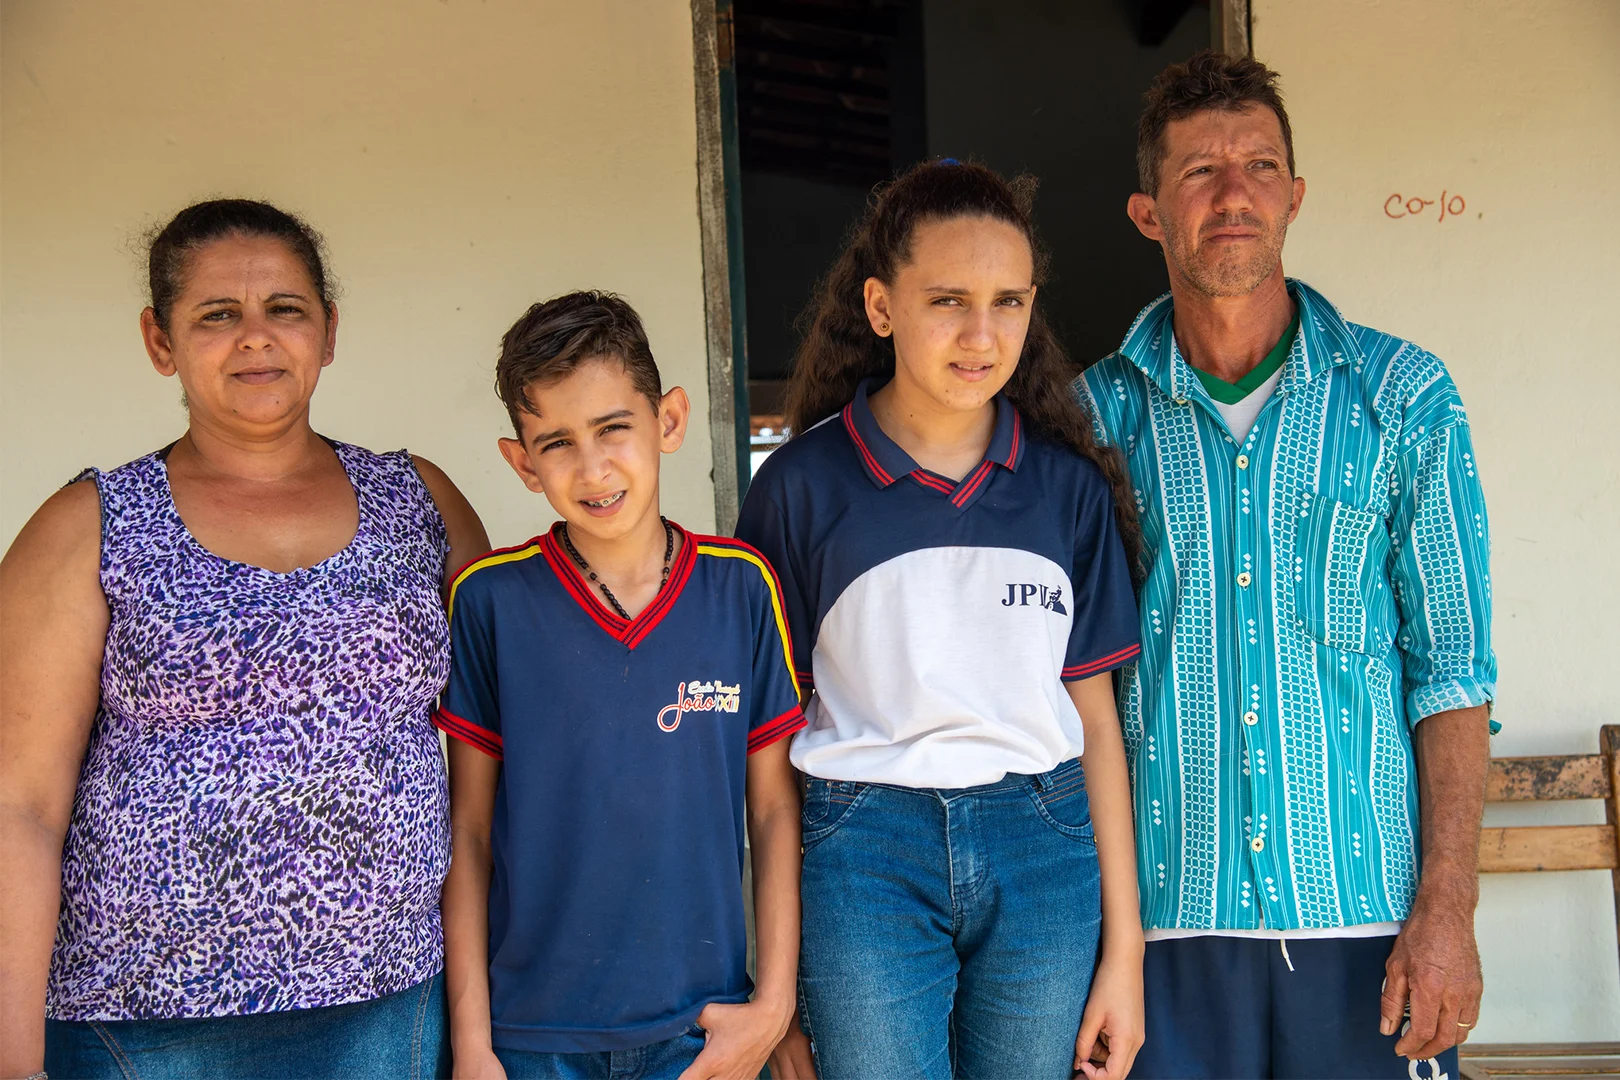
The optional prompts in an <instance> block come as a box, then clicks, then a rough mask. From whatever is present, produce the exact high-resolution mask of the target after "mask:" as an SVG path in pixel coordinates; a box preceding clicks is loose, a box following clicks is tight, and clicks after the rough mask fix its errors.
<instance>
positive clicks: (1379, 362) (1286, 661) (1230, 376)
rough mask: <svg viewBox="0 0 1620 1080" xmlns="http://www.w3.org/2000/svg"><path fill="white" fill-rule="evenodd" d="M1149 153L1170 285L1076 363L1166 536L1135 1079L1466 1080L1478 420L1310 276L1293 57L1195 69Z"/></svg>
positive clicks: (1138, 800)
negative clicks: (1295, 264) (1288, 94)
mask: <svg viewBox="0 0 1620 1080" xmlns="http://www.w3.org/2000/svg"><path fill="white" fill-rule="evenodd" d="M1137 156H1138V169H1139V172H1140V180H1141V188H1142V190H1141V192H1140V193H1138V194H1135V195H1132V196H1131V198H1130V202H1129V211H1128V212H1129V214H1130V217H1131V220H1132V221H1133V222H1135V224H1136V226H1137V228H1138V229H1140V230H1141V232H1142V234H1143V235H1144V236H1146V237H1148V238H1149V239H1151V240H1155V241H1158V243H1159V244H1160V246H1161V247H1162V248H1163V250H1164V256H1165V263H1166V265H1167V267H1168V269H1169V273H1170V294H1169V296H1167V297H1164V298H1161V299H1160V300H1158V301H1156V302H1155V303H1154V304H1152V305H1150V306H1149V307H1148V308H1147V309H1146V310H1144V311H1143V312H1142V314H1141V315H1140V316H1138V318H1137V320H1136V323H1135V325H1134V326H1132V327H1131V330H1130V333H1129V334H1128V335H1127V336H1126V338H1125V343H1124V344H1123V345H1122V346H1121V347H1120V349H1119V351H1118V352H1116V353H1114V354H1113V355H1112V356H1109V357H1108V358H1107V359H1105V360H1104V361H1103V362H1102V363H1100V364H1097V365H1096V366H1094V367H1092V368H1091V369H1090V370H1089V371H1087V372H1086V374H1085V375H1084V376H1083V377H1082V378H1081V379H1080V380H1079V381H1078V382H1077V384H1076V388H1077V390H1078V391H1079V392H1080V394H1081V396H1082V397H1083V398H1084V399H1086V401H1087V403H1088V404H1089V405H1090V406H1091V407H1092V409H1093V412H1094V415H1095V416H1096V418H1097V423H1098V429H1099V434H1100V435H1101V436H1102V437H1103V438H1104V439H1106V441H1108V442H1109V443H1110V444H1112V445H1114V446H1116V447H1118V448H1120V449H1121V450H1122V451H1123V452H1124V453H1125V455H1126V458H1127V459H1128V462H1129V465H1130V469H1131V473H1132V476H1133V479H1134V482H1135V487H1136V489H1137V510H1138V512H1139V513H1140V515H1141V517H1142V526H1143V531H1144V533H1145V537H1146V555H1145V559H1144V562H1145V564H1146V565H1145V569H1146V575H1147V576H1146V581H1145V584H1144V585H1143V589H1142V596H1141V616H1142V658H1141V660H1140V662H1139V663H1138V664H1137V665H1136V666H1135V667H1132V668H1126V669H1125V674H1124V686H1123V688H1122V693H1121V699H1122V702H1123V704H1124V716H1125V727H1126V740H1127V746H1128V749H1129V751H1130V754H1131V758H1132V768H1133V777H1134V781H1135V784H1134V798H1135V804H1136V828H1137V844H1138V856H1139V865H1140V867H1141V890H1142V913H1143V925H1144V926H1145V927H1146V928H1147V930H1148V942H1149V944H1148V946H1147V956H1146V983H1147V1043H1146V1045H1145V1046H1144V1047H1143V1050H1142V1054H1141V1056H1140V1057H1139V1058H1138V1059H1137V1065H1136V1069H1135V1071H1134V1072H1133V1076H1137V1077H1149V1078H1151V1077H1265V1076H1324V1077H1325V1076H1332V1077H1343V1076H1390V1077H1406V1076H1412V1077H1426V1076H1432V1077H1440V1076H1442V1075H1445V1076H1449V1077H1452V1078H1455V1077H1456V1076H1457V1066H1456V1051H1455V1050H1454V1049H1452V1047H1454V1046H1455V1044H1457V1043H1459V1042H1461V1041H1462V1040H1464V1039H1465V1038H1467V1035H1468V1029H1469V1027H1470V1026H1471V1025H1472V1024H1473V1023H1474V1021H1475V1019H1476V1018H1477V1017H1478V1008H1479V999H1480V992H1481V988H1482V984H1481V978H1480V968H1479V954H1478V950H1477V949H1476V947H1475V943H1474V927H1473V912H1474V906H1475V903H1476V901H1477V899H1478V879H1477V866H1476V856H1477V850H1478V842H1479V823H1480V816H1481V813H1482V810H1483V801H1484V779H1485V771H1486V766H1487V760H1488V756H1489V732H1490V728H1491V721H1490V718H1489V711H1488V710H1489V703H1490V701H1491V699H1492V697H1493V695H1494V693H1495V678H1496V661H1495V657H1494V655H1493V654H1492V652H1491V647H1490V577H1489V569H1488V566H1487V559H1488V547H1489V545H1488V540H1487V534H1486V522H1485V504H1484V500H1483V497H1482V495H1481V492H1480V486H1479V480H1478V477H1477V475H1476V469H1475V461H1474V453H1473V447H1472V443H1471V441H1470V435H1469V427H1468V419H1467V415H1466V414H1465V413H1464V411H1463V407H1462V402H1461V400H1460V398H1459V397H1458V394H1457V390H1456V387H1455V386H1454V385H1453V384H1452V381H1451V378H1450V376H1449V375H1447V373H1446V370H1445V367H1444V366H1443V365H1442V364H1441V363H1440V361H1439V360H1438V359H1436V358H1435V357H1433V356H1431V355H1430V354H1428V353H1426V352H1424V351H1423V350H1421V349H1419V348H1417V347H1416V346H1414V345H1412V344H1410V343H1409V342H1405V341H1402V340H1400V339H1398V338H1395V337H1392V336H1390V335H1388V334H1383V333H1379V332H1378V331H1375V330H1370V329H1368V328H1366V327H1363V326H1356V325H1354V324H1351V323H1348V322H1346V321H1345V320H1344V319H1343V318H1342V317H1341V316H1340V315H1339V312H1338V311H1337V310H1336V309H1335V308H1334V307H1333V306H1332V305H1331V304H1329V303H1328V301H1327V300H1326V299H1324V298H1323V297H1322V296H1321V294H1319V293H1317V292H1315V291H1313V290H1312V289H1310V288H1309V287H1307V286H1306V285H1304V284H1303V283H1301V282H1298V281H1293V280H1290V279H1287V278H1285V277H1284V276H1283V270H1282V260H1281V256H1282V248H1283V239H1284V236H1285V235H1286V233H1287V229H1288V226H1289V225H1290V224H1291V223H1292V222H1293V220H1294V218H1295V217H1296V216H1297V215H1298V213H1299V210H1300V205H1301V203H1302V201H1303V199H1304V197H1305V181H1304V180H1302V179H1300V178H1299V177H1297V176H1295V175H1294V155H1293V142H1292V135H1291V132H1290V129H1289V126H1288V116H1287V113H1286V112H1285V111H1284V109H1283V103H1282V99H1281V95H1280V93H1279V91H1278V87H1277V75H1276V73H1275V72H1273V71H1271V70H1269V69H1267V68H1266V67H1265V66H1264V65H1263V64H1260V63H1258V62H1257V61H1255V60H1253V59H1250V58H1232V57H1226V56H1221V55H1219V54H1216V53H1211V52H1205V53H1200V54H1199V55H1197V56H1195V57H1193V58H1192V59H1191V60H1190V61H1188V62H1187V63H1186V64H1183V65H1176V66H1173V67H1171V68H1169V69H1167V70H1166V71H1165V72H1164V73H1163V74H1161V75H1160V76H1159V78H1158V80H1157V81H1156V82H1155V84H1154V86H1153V88H1152V90H1151V91H1150V92H1149V94H1148V97H1147V107H1146V111H1145V112H1144V114H1143V116H1142V120H1141V126H1140V133H1139V140H1138V151H1137ZM1408 1017H1409V1018H1408ZM1397 1055H1399V1056H1397Z"/></svg>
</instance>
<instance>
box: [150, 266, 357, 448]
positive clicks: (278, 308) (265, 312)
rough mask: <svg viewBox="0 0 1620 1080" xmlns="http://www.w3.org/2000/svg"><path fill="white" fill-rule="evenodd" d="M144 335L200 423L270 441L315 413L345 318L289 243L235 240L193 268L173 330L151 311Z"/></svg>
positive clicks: (173, 315)
mask: <svg viewBox="0 0 1620 1080" xmlns="http://www.w3.org/2000/svg"><path fill="white" fill-rule="evenodd" d="M141 333H142V336H143V337H144V338H145V341H146V351H147V354H148V355H149V356H150V357H151V358H152V366H153V367H155V368H157V370H158V371H159V372H161V373H162V374H164V375H179V377H180V384H181V385H182V386H183V387H185V391H186V401H187V404H188V405H189V406H190V409H191V414H192V419H193V422H196V421H202V422H205V423H212V424H217V425H220V426H224V427H231V428H238V429H243V430H244V431H248V432H254V433H263V432H267V431H274V430H276V429H279V428H284V427H286V426H287V425H288V423H289V421H296V420H297V419H298V418H300V417H302V416H304V415H305V414H306V413H307V411H308V409H309V399H310V395H312V394H313V393H314V392H315V383H316V381H317V380H318V379H319V377H320V373H321V368H323V367H325V366H326V365H327V364H330V363H331V362H332V353H333V347H334V345H335V343H336V340H337V312H336V311H335V310H333V311H331V312H328V311H327V310H326V309H325V308H324V307H323V306H322V304H321V298H320V294H319V293H317V292H316V290H315V283H314V282H313V281H312V280H311V279H310V276H309V272H308V271H307V270H306V269H305V268H304V263H303V261H302V260H301V259H299V258H298V256H297V255H295V254H294V253H293V251H292V249H291V248H289V247H288V246H287V245H286V244H284V243H282V242H281V241H280V240H277V239H274V238H271V237H264V236H226V237H222V238H220V239H218V240H215V241H213V242H212V243H209V244H208V245H206V246H205V247H202V248H200V249H198V250H197V251H195V252H193V253H192V254H191V256H190V257H189V258H188V259H187V260H186V266H185V278H184V280H183V282H182V288H181V289H180V292H179V295H177V296H176V297H175V301H174V306H173V307H172V308H171V309H170V311H169V329H168V330H167V331H164V330H163V329H162V328H161V327H159V326H158V325H157V319H156V317H155V315H154V313H153V311H152V309H151V308H147V309H146V310H145V311H144V312H142V313H141Z"/></svg>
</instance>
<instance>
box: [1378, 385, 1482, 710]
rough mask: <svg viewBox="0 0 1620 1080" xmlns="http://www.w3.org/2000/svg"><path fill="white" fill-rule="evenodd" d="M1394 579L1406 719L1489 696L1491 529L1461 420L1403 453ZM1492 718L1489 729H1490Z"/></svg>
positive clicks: (1434, 431)
mask: <svg viewBox="0 0 1620 1080" xmlns="http://www.w3.org/2000/svg"><path fill="white" fill-rule="evenodd" d="M1397 480H1398V483H1399V484H1400V491H1399V492H1398V493H1397V503H1396V507H1395V517H1394V523H1393V524H1394V532H1393V537H1392V538H1393V540H1394V541H1395V545H1394V555H1393V563H1394V565H1393V567H1392V578H1393V582H1392V584H1393V586H1394V592H1395V599H1396V602H1397V604H1398V606H1399V610H1400V619H1401V627H1400V633H1399V635H1398V637H1397V638H1396V644H1397V646H1398V647H1399V649H1400V653H1401V661H1402V679H1403V685H1402V689H1403V691H1404V694H1405V702H1406V718H1407V722H1408V723H1409V724H1412V725H1414V726H1415V725H1416V724H1417V723H1418V722H1419V721H1420V720H1422V719H1424V718H1425V717H1429V716H1433V715H1434V714H1435V713H1439V712H1446V711H1448V710H1452V709H1466V708H1471V707H1474V706H1478V705H1487V704H1490V703H1491V702H1492V701H1493V700H1494V699H1495V697H1496V654H1495V652H1494V651H1493V650H1492V648H1491V576H1490V552H1491V544H1490V528H1489V524H1488V522H1487V521H1486V516H1485V494H1484V491H1483V489H1482V488H1481V486H1480V482H1479V469H1478V466H1477V464H1476V462H1475V458H1474V444H1473V439H1472V437H1471V435H1470V432H1469V427H1468V423H1467V421H1466V420H1465V419H1462V418H1460V417H1459V418H1458V419H1456V420H1455V421H1453V422H1451V423H1448V424H1445V425H1444V426H1440V427H1437V428H1434V429H1430V430H1428V431H1425V432H1423V433H1421V434H1420V435H1419V436H1418V437H1416V438H1415V439H1414V440H1413V441H1412V442H1411V443H1410V444H1409V445H1407V446H1406V447H1405V448H1404V449H1403V451H1402V454H1401V460H1400V465H1399V469H1398V473H1397ZM1497 727H1498V725H1497V723H1496V722H1495V721H1494V720H1492V721H1491V730H1492V732H1495V731H1496V730H1497Z"/></svg>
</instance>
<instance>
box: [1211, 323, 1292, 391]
mask: <svg viewBox="0 0 1620 1080" xmlns="http://www.w3.org/2000/svg"><path fill="white" fill-rule="evenodd" d="M1298 330H1299V312H1298V310H1296V311H1295V312H1294V317H1293V319H1291V320H1290V321H1289V323H1288V329H1287V330H1284V331H1283V336H1282V337H1280V338H1278V339H1277V344H1275V345H1273V346H1272V347H1271V351H1270V352H1269V353H1267V354H1266V358H1265V359H1264V360H1261V361H1260V363H1258V364H1256V365H1255V366H1254V368H1253V369H1252V370H1251V371H1250V372H1249V373H1248V374H1247V375H1245V376H1243V378H1241V379H1239V380H1238V381H1237V382H1227V381H1226V380H1225V379H1223V378H1221V377H1220V376H1219V375H1211V374H1210V373H1209V372H1207V371H1204V370H1203V369H1202V368H1193V374H1194V375H1196V376H1198V381H1199V382H1201V383H1203V384H1204V390H1205V392H1206V393H1208V394H1209V396H1210V397H1211V398H1213V399H1215V400H1216V401H1218V402H1220V403H1221V404H1222V405H1236V404H1238V402H1240V401H1242V400H1243V399H1244V398H1246V397H1248V396H1249V395H1250V394H1252V393H1254V392H1255V391H1256V390H1258V389H1260V388H1261V387H1262V386H1264V385H1266V383H1267V382H1268V381H1270V379H1271V377H1272V376H1273V375H1275V374H1277V372H1278V371H1279V370H1280V369H1281V368H1282V366H1283V361H1285V360H1287V359H1288V354H1289V353H1291V352H1293V350H1294V334H1295V333H1296V332H1297V331H1298Z"/></svg>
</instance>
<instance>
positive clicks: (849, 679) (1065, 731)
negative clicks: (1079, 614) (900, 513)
mask: <svg viewBox="0 0 1620 1080" xmlns="http://www.w3.org/2000/svg"><path fill="white" fill-rule="evenodd" d="M1072 595H1073V591H1072V589H1071V588H1070V582H1069V576H1068V573H1067V572H1066V571H1065V570H1064V569H1063V568H1062V567H1060V566H1058V564H1057V563H1055V562H1053V561H1052V560H1051V559H1048V558H1046V557H1044V556H1042V555H1037V554H1035V553H1034V552H1030V551H1024V550H1021V549H1017V548H1002V547H996V548H992V547H936V548H923V549H920V550H916V551H909V552H906V553H905V554H903V555H899V556H897V557H895V558H893V559H890V560H888V561H887V562H884V563H881V564H879V565H877V566H875V567H873V568H872V569H870V570H868V571H867V572H866V573H864V574H862V575H861V576H860V577H858V578H857V579H856V580H855V581H854V582H853V583H851V584H850V586H849V587H848V588H847V589H845V590H844V592H843V593H842V595H840V596H839V598H838V600H837V601H836V602H835V603H834V604H833V606H832V607H831V608H830V609H829V610H828V612H827V615H826V618H825V619H824V620H823V621H822V624H821V633H820V635H819V638H818V640H817V643H816V647H815V652H814V666H815V672H816V687H817V690H816V696H815V698H814V699H813V700H812V701H811V703H810V706H809V708H808V710H807V714H808V716H809V719H810V724H809V727H807V728H806V729H805V730H803V731H802V732H800V734H799V736H798V738H797V739H795V740H794V743H793V750H792V760H793V764H794V766H795V767H796V768H798V769H799V770H800V771H802V772H805V773H808V774H810V775H812V776H818V777H821V778H823V779H829V780H858V781H864V782H867V783H884V784H898V785H902V786H905V787H919V788H928V787H942V788H955V787H970V786H973V785H976V784H988V783H993V782H995V781H996V780H999V779H1001V778H1002V777H1003V776H1004V775H1006V774H1008V773H1023V774H1031V773H1042V772H1046V771H1047V770H1049V769H1053V768H1055V767H1056V766H1058V765H1059V764H1061V763H1063V762H1065V761H1067V760H1069V759H1070V758H1074V757H1077V756H1079V754H1080V752H1081V751H1082V750H1083V749H1084V747H1085V736H1084V729H1083V728H1082V727H1081V724H1080V715H1079V713H1077V712H1076V711H1075V708H1074V703H1073V701H1071V700H1070V698H1069V694H1068V691H1067V690H1066V689H1065V688H1064V685H1063V682H1062V681H1061V679H1060V678H1059V675H1058V673H1059V671H1060V669H1062V667H1063V662H1064V655H1065V651H1066V650H1067V647H1068V642H1069V634H1070V629H1071V627H1072V624H1073V616H1072V615H1071V613H1070V612H1071V603H1072V602H1071V601H1069V600H1068V598H1069V597H1071V596H1072ZM897 613H898V614H901V615H903V618H896V614H897ZM965 628H970V629H965ZM829 643H842V644H845V645H849V644H854V643H858V644H859V651H858V652H854V651H852V650H850V649H848V648H845V649H842V650H841V649H839V648H837V647H829ZM857 667H858V669H859V670H851V669H853V668H857Z"/></svg>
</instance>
